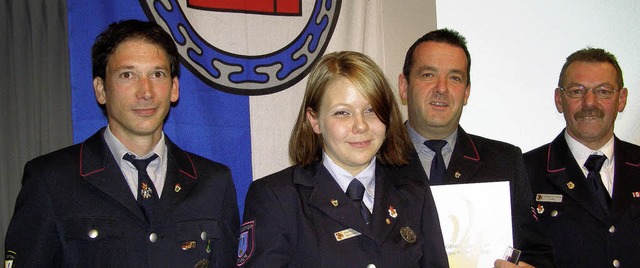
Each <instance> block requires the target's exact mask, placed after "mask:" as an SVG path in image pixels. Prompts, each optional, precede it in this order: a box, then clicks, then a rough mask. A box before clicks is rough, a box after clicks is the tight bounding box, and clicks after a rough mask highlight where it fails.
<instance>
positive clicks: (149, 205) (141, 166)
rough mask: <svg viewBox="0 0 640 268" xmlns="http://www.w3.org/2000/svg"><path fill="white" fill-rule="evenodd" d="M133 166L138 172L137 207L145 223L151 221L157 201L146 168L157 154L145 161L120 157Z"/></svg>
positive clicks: (127, 155)
mask: <svg viewBox="0 0 640 268" xmlns="http://www.w3.org/2000/svg"><path fill="white" fill-rule="evenodd" d="M122 158H123V159H124V160H127V161H129V162H131V163H132V164H133V166H135V167H136V169H137V170H138V192H137V199H138V206H140V208H141V209H142V212H144V214H145V216H146V218H147V221H151V219H152V218H153V209H154V207H155V205H156V203H157V201H158V199H159V198H158V193H157V192H156V187H155V186H154V185H153V182H152V181H151V178H150V177H149V174H148V173H147V166H149V163H151V161H153V160H154V159H156V158H158V155H157V154H153V155H152V156H150V157H149V158H147V159H135V158H134V156H133V155H131V154H126V155H124V157H122Z"/></svg>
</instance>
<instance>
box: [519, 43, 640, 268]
mask: <svg viewBox="0 0 640 268" xmlns="http://www.w3.org/2000/svg"><path fill="white" fill-rule="evenodd" d="M555 104H556V108H557V109H558V112H560V113H563V114H564V118H565V121H566V128H565V130H564V131H563V132H562V133H560V135H558V136H557V137H556V138H555V140H553V141H552V142H551V143H550V144H546V145H544V146H541V147H539V148H537V149H535V150H532V151H530V152H528V153H526V154H525V155H524V158H525V163H526V165H527V168H528V173H529V179H530V181H531V187H532V190H533V194H534V195H535V201H536V202H535V205H536V207H535V213H536V216H537V219H538V222H539V224H540V227H541V228H542V230H543V232H544V233H545V235H546V237H547V238H548V239H549V240H550V241H551V242H552V244H553V246H552V248H553V253H554V257H553V258H554V261H555V263H556V265H557V267H631V266H637V265H638V263H640V254H638V253H640V250H639V247H638V242H639V241H640V147H638V146H636V145H633V144H631V143H627V142H624V141H621V140H620V139H618V138H617V137H615V135H614V134H613V128H614V122H615V120H616V116H617V114H618V113H619V112H622V111H623V110H624V107H625V105H626V104H627V89H626V88H624V83H623V79H622V71H621V69H620V66H619V65H618V62H617V60H616V58H615V56H614V55H612V54H611V53H609V52H607V51H605V50H602V49H598V48H586V49H582V50H579V51H576V52H574V53H573V54H571V55H570V56H569V57H568V58H567V61H566V62H565V64H564V66H563V67H562V70H561V72H560V79H559V81H558V88H557V89H556V90H555Z"/></svg>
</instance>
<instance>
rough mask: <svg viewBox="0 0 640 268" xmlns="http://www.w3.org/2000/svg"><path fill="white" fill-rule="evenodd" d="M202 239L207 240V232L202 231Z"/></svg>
mask: <svg viewBox="0 0 640 268" xmlns="http://www.w3.org/2000/svg"><path fill="white" fill-rule="evenodd" d="M200 239H202V241H207V232H205V231H202V233H200Z"/></svg>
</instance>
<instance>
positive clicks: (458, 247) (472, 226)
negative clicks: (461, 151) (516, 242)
mask: <svg viewBox="0 0 640 268" xmlns="http://www.w3.org/2000/svg"><path fill="white" fill-rule="evenodd" d="M431 191H432V192H433V198H434V199H435V202H436V207H437V208H438V217H439V218H440V225H441V227H442V235H443V238H444V243H445V247H446V250H447V255H448V256H449V265H450V266H451V267H493V262H494V261H495V260H496V259H501V258H502V257H503V254H504V252H505V249H506V248H507V247H508V246H512V245H513V237H512V233H511V199H510V193H509V182H507V181H502V182H487V183H470V184H450V185H437V186H431Z"/></svg>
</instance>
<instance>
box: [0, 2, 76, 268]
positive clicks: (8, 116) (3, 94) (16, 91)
mask: <svg viewBox="0 0 640 268" xmlns="http://www.w3.org/2000/svg"><path fill="white" fill-rule="evenodd" d="M0 38H2V40H1V41H0V66H1V67H0V68H2V70H1V71H0V83H2V86H1V88H0V101H2V103H0V126H1V127H0V151H1V152H2V155H1V156H0V235H2V239H1V241H2V251H1V252H2V256H4V239H5V234H6V231H7V227H8V225H9V220H10V219H11V215H12V213H13V209H14V206H15V201H16V197H17V195H18V192H19V191H20V186H21V179H22V169H23V167H24V164H25V163H26V162H27V161H28V160H30V159H32V158H34V157H36V156H38V155H41V154H45V153H48V152H51V151H54V150H56V149H59V148H62V147H64V146H68V145H71V143H72V131H71V86H70V83H69V53H68V46H67V42H68V41H67V39H68V38H67V3H66V0H0ZM3 259H4V258H3Z"/></svg>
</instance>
